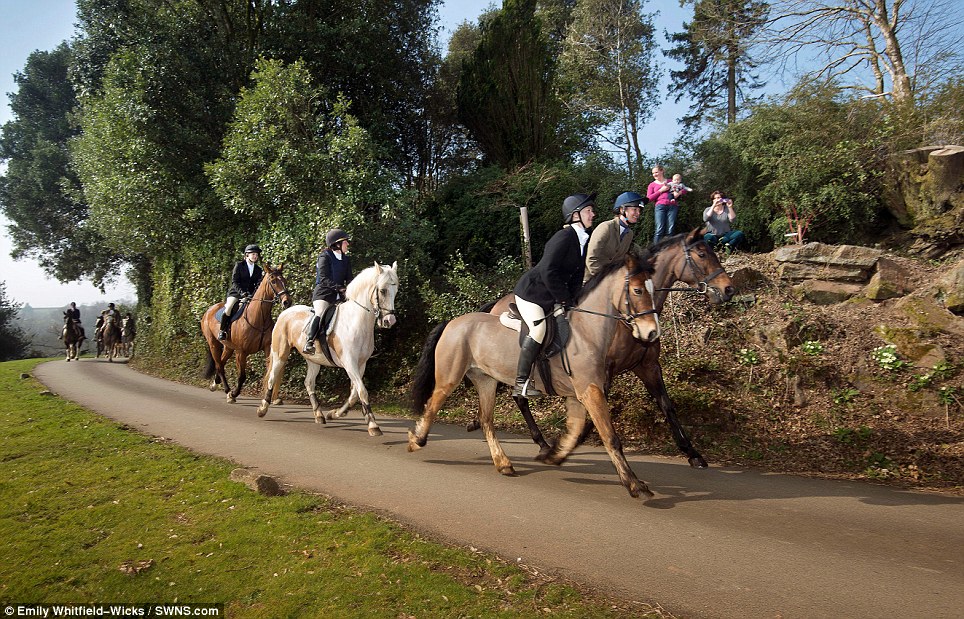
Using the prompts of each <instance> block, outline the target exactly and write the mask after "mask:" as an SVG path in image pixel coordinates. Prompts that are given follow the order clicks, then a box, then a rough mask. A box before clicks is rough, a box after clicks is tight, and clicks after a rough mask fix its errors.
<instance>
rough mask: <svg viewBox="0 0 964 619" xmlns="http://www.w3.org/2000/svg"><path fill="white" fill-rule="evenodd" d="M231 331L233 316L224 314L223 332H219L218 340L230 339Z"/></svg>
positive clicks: (222, 320)
mask: <svg viewBox="0 0 964 619" xmlns="http://www.w3.org/2000/svg"><path fill="white" fill-rule="evenodd" d="M230 330H231V314H228V313H227V312H224V315H223V316H221V330H220V331H218V339H219V340H222V341H223V340H226V339H227V338H228V331H230Z"/></svg>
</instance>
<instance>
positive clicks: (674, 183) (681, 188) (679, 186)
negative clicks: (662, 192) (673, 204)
mask: <svg viewBox="0 0 964 619" xmlns="http://www.w3.org/2000/svg"><path fill="white" fill-rule="evenodd" d="M667 184H668V185H669V189H670V191H672V192H673V197H674V198H678V197H680V196H681V195H683V194H684V193H690V192H691V191H693V189H692V188H691V187H687V186H686V185H684V184H683V175H682V174H674V175H673V180H671V181H670V182H669V183H667Z"/></svg>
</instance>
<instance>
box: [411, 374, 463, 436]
mask: <svg viewBox="0 0 964 619" xmlns="http://www.w3.org/2000/svg"><path fill="white" fill-rule="evenodd" d="M439 378H440V377H439V375H438V371H436V375H435V389H433V390H432V395H431V397H430V398H429V399H428V402H426V403H425V410H424V411H423V412H422V416H421V417H419V419H418V421H416V422H415V429H414V430H409V431H408V451H409V452H412V451H418V450H419V449H421V448H422V447H425V445H426V444H427V443H428V433H429V431H430V430H431V429H432V423H433V422H434V421H435V417H436V415H438V412H439V410H441V409H442V405H443V404H445V400H446V399H447V398H448V397H449V394H451V393H452V392H453V391H455V388H456V387H458V386H459V383H461V382H462V375H460V376H459V377H458V378H457V379H452V380H449V379H443V380H441V381H440V380H439Z"/></svg>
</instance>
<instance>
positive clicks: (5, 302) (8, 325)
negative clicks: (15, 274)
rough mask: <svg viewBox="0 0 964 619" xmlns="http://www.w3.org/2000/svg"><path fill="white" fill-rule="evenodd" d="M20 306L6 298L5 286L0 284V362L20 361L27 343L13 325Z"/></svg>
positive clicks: (18, 329) (17, 328)
mask: <svg viewBox="0 0 964 619" xmlns="http://www.w3.org/2000/svg"><path fill="white" fill-rule="evenodd" d="M20 307H21V306H20V304H19V303H17V302H16V301H14V300H13V299H10V298H8V297H7V284H6V282H0V361H10V360H13V359H22V358H23V356H24V355H25V354H26V352H27V346H28V345H29V342H28V341H27V339H26V338H25V337H24V334H23V331H22V330H21V329H20V328H19V327H18V326H17V325H16V324H14V321H15V320H16V318H17V313H18V312H19V311H20Z"/></svg>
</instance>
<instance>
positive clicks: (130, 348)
mask: <svg viewBox="0 0 964 619" xmlns="http://www.w3.org/2000/svg"><path fill="white" fill-rule="evenodd" d="M134 335H135V334H134V321H133V320H132V319H131V318H124V319H123V320H121V344H120V349H121V354H122V355H124V356H125V357H127V358H130V357H133V356H134Z"/></svg>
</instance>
